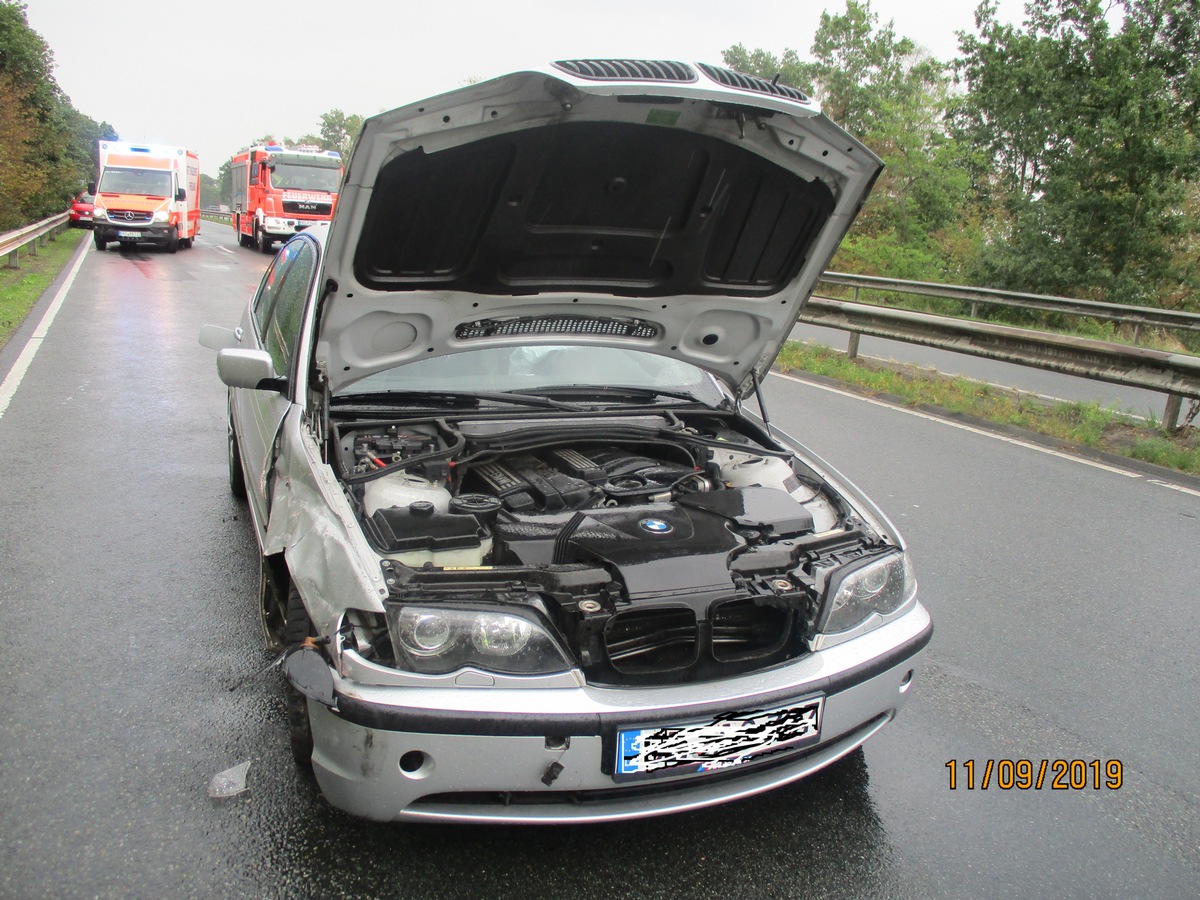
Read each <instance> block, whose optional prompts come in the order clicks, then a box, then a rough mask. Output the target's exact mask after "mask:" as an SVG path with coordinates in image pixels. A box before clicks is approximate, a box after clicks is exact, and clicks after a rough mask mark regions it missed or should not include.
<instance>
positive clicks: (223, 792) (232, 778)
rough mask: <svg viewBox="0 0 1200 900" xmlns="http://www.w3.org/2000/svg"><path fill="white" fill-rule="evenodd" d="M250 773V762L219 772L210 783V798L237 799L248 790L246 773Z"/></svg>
mask: <svg viewBox="0 0 1200 900" xmlns="http://www.w3.org/2000/svg"><path fill="white" fill-rule="evenodd" d="M248 771H250V760H246V761H245V762H244V763H241V764H240V765H236V766H234V767H233V768H232V769H226V770H225V771H224V772H218V773H217V774H216V775H214V776H213V777H212V781H210V782H209V783H208V796H210V797H212V798H213V799H214V800H223V799H225V798H227V797H236V796H237V795H238V794H241V793H243V792H244V791H245V790H246V773H247V772H248Z"/></svg>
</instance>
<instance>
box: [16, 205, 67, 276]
mask: <svg viewBox="0 0 1200 900" xmlns="http://www.w3.org/2000/svg"><path fill="white" fill-rule="evenodd" d="M69 220H70V216H69V215H68V214H67V213H65V212H63V213H59V214H58V215H56V216H51V217H50V218H48V219H42V221H40V222H34V223H33V224H32V225H26V226H25V227H24V228H18V229H17V230H16V231H9V232H6V233H5V234H0V259H4V258H5V257H8V267H9V268H10V269H18V268H20V258H21V251H22V250H28V251H29V255H30V256H37V251H38V247H45V246H46V242H47V241H52V240H54V239H55V238H57V237H58V236H59V234H61V233H62V231H63V230H64V229H65V228H66V227H67V224H68V222H69Z"/></svg>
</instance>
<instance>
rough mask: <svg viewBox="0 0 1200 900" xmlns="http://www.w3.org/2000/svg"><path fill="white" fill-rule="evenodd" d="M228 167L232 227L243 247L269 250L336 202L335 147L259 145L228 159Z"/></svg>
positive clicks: (338, 171)
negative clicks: (231, 182) (231, 201)
mask: <svg viewBox="0 0 1200 900" xmlns="http://www.w3.org/2000/svg"><path fill="white" fill-rule="evenodd" d="M230 168H231V169H232V171H233V214H232V217H233V228H234V230H235V231H236V232H237V233H238V241H239V242H240V243H241V245H242V246H243V247H257V248H258V249H259V250H261V251H262V252H263V253H270V252H271V247H272V245H273V244H274V243H275V242H276V241H284V240H287V239H288V238H289V237H291V236H292V235H293V234H295V233H296V232H298V231H303V230H304V229H305V228H308V227H309V226H310V225H313V224H315V223H317V222H328V221H329V220H330V219H331V218H333V211H334V209H335V208H336V207H337V195H338V188H339V187H340V186H341V182H342V157H341V154H339V153H338V152H337V151H336V150H319V149H317V148H316V147H284V146H283V145H281V144H261V145H258V146H255V147H247V148H246V149H244V150H242V151H241V152H240V153H238V154H236V155H235V156H234V157H233V159H232V160H230Z"/></svg>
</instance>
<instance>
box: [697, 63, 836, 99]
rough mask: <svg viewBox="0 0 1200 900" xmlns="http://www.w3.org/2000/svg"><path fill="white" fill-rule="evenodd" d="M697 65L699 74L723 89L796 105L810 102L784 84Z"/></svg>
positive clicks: (799, 92) (802, 93)
mask: <svg viewBox="0 0 1200 900" xmlns="http://www.w3.org/2000/svg"><path fill="white" fill-rule="evenodd" d="M697 65H698V66H699V68H700V71H701V72H703V73H704V74H705V75H707V76H708V77H709V78H711V79H712V80H713V81H715V82H717V84H723V85H725V87H731V88H737V89H738V90H739V91H753V92H754V93H756V94H768V95H770V96H772V97H782V98H784V99H786V100H794V101H795V102H797V103H805V104H808V103H811V102H812V100H810V99H809V97H808V95H807V94H805V93H804V92H803V91H799V90H797V89H796V88H794V87H789V86H788V85H786V84H776V83H775V82H773V81H767V80H766V79H765V78H758V77H756V76H754V75H747V74H745V73H744V72H735V71H733V69H723V68H721V67H720V66H710V65H707V64H706V63H697Z"/></svg>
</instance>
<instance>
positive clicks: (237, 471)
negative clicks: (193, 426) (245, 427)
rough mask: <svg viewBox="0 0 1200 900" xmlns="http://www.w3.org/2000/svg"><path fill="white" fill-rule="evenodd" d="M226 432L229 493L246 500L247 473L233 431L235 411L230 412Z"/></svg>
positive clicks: (235, 434)
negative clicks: (243, 467)
mask: <svg viewBox="0 0 1200 900" xmlns="http://www.w3.org/2000/svg"><path fill="white" fill-rule="evenodd" d="M226 430H227V432H228V434H229V492H230V493H231V494H233V496H235V497H237V499H239V500H245V499H246V473H245V471H244V470H243V469H242V451H241V450H239V449H238V442H237V433H236V432H235V431H234V430H233V411H232V410H230V414H229V420H228V424H227V426H226Z"/></svg>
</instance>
